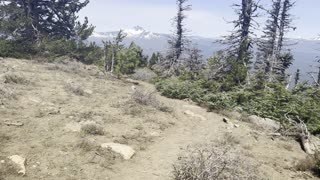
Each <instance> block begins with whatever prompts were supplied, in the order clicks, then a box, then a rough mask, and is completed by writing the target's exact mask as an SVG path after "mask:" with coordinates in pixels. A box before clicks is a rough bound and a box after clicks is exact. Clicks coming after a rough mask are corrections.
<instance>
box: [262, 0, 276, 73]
mask: <svg viewBox="0 0 320 180" xmlns="http://www.w3.org/2000/svg"><path fill="white" fill-rule="evenodd" d="M281 2H282V0H272V9H271V10H270V11H268V10H267V13H268V15H269V19H268V20H267V21H266V27H265V28H264V31H263V32H264V35H263V36H262V38H261V41H260V42H259V43H258V46H259V48H258V49H259V52H260V56H259V58H258V60H257V62H258V63H257V64H259V67H258V69H259V70H261V71H263V72H265V73H266V74H267V75H268V76H269V77H270V76H271V75H272V73H273V67H274V63H275V61H276V50H277V41H278V30H279V16H280V12H281Z"/></svg>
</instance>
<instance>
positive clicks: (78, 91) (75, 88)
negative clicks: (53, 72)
mask: <svg viewBox="0 0 320 180" xmlns="http://www.w3.org/2000/svg"><path fill="white" fill-rule="evenodd" d="M65 89H66V90H67V91H69V92H71V93H73V94H75V95H77V96H84V95H85V92H84V90H83V89H82V87H81V86H80V85H77V84H73V83H67V84H66V85H65Z"/></svg>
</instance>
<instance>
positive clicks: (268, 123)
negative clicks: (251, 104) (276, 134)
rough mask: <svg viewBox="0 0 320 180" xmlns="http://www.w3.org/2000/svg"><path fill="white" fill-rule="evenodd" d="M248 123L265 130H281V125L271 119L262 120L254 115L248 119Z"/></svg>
mask: <svg viewBox="0 0 320 180" xmlns="http://www.w3.org/2000/svg"><path fill="white" fill-rule="evenodd" d="M248 121H249V122H250V123H252V124H255V125H257V126H259V127H262V128H265V129H270V130H278V129H280V123H279V122H276V121H274V120H272V119H269V118H262V117H259V116H256V115H252V116H249V117H248Z"/></svg>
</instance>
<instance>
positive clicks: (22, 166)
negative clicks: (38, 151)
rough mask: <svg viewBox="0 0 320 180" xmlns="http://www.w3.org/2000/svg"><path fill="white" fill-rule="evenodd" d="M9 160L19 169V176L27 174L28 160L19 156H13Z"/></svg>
mask: <svg viewBox="0 0 320 180" xmlns="http://www.w3.org/2000/svg"><path fill="white" fill-rule="evenodd" d="M8 158H9V159H10V160H11V161H12V162H13V163H15V164H16V165H17V166H18V167H19V171H18V174H21V175H25V174H26V167H25V164H26V158H23V157H21V156H18V155H13V156H10V157H8Z"/></svg>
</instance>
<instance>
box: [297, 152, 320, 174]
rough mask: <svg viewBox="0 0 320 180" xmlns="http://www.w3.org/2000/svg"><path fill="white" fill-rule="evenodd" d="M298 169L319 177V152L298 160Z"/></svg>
mask: <svg viewBox="0 0 320 180" xmlns="http://www.w3.org/2000/svg"><path fill="white" fill-rule="evenodd" d="M295 168H296V170H298V171H310V172H312V173H314V174H315V175H317V176H318V177H320V152H319V151H317V152H316V153H315V154H314V155H309V156H307V157H306V158H305V159H302V160H300V161H299V162H298V163H297V164H296V166H295Z"/></svg>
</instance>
